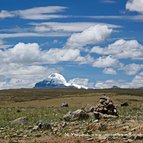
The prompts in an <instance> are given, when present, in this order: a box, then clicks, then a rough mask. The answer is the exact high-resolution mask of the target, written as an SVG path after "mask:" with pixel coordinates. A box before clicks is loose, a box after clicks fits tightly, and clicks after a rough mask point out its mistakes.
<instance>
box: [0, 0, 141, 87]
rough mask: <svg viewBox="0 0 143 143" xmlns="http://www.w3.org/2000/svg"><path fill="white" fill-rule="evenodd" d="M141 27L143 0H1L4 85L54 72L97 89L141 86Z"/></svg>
mask: <svg viewBox="0 0 143 143" xmlns="http://www.w3.org/2000/svg"><path fill="white" fill-rule="evenodd" d="M142 25H143V0H126V1H119V0H96V1H95V0H84V1H83V0H76V1H75V0H72V1H70V0H60V1H57V0H52V1H51V0H36V1H35V0H30V1H29V0H21V1H19V0H0V61H1V62H0V66H1V69H0V89H7V88H24V87H25V88H30V87H33V86H34V84H35V83H36V82H38V81H40V80H43V79H46V78H48V76H49V75H50V74H51V73H54V72H58V73H61V74H62V75H63V76H64V77H65V78H66V79H67V81H69V82H70V81H75V82H77V81H78V84H84V85H85V86H88V87H93V88H108V87H112V86H114V85H116V86H120V87H122V88H128V87H129V88H133V87H135V88H138V87H142V85H143V39H142V37H143V34H142V33H143V32H142V29H143V26H142ZM74 79H77V80H74Z"/></svg>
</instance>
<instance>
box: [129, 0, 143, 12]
mask: <svg viewBox="0 0 143 143" xmlns="http://www.w3.org/2000/svg"><path fill="white" fill-rule="evenodd" d="M126 9H127V10H129V11H136V12H138V13H141V14H143V0H128V1H127V3H126Z"/></svg>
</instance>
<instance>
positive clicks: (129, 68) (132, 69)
mask: <svg viewBox="0 0 143 143" xmlns="http://www.w3.org/2000/svg"><path fill="white" fill-rule="evenodd" d="M142 68H143V65H139V64H135V63H132V64H129V65H126V66H124V67H123V70H124V71H125V72H126V74H127V75H136V74H137V73H138V72H139V71H140V70H141V69H142Z"/></svg>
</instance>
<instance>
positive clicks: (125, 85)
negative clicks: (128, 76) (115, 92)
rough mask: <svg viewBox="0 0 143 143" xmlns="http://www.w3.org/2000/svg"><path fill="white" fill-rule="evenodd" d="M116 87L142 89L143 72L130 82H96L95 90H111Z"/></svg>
mask: <svg viewBox="0 0 143 143" xmlns="http://www.w3.org/2000/svg"><path fill="white" fill-rule="evenodd" d="M113 86H118V87H120V88H141V87H143V72H141V73H139V74H137V75H136V76H135V77H134V78H133V79H132V80H131V81H125V80H105V81H97V82H96V84H95V88H99V89H103V88H112V87H113Z"/></svg>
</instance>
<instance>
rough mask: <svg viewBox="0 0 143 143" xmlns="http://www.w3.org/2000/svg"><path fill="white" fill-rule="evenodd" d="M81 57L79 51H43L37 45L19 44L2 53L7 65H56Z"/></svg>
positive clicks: (0, 52) (61, 49)
mask: <svg viewBox="0 0 143 143" xmlns="http://www.w3.org/2000/svg"><path fill="white" fill-rule="evenodd" d="M79 57H80V50H79V49H65V48H53V49H52V48H51V49H49V50H42V49H40V47H39V45H38V44H37V43H28V44H25V43H18V44H16V45H15V46H14V47H13V48H10V49H8V50H4V51H0V60H1V61H2V62H3V63H7V64H8V63H19V64H55V63H59V62H65V61H76V60H77V59H78V58H79Z"/></svg>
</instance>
